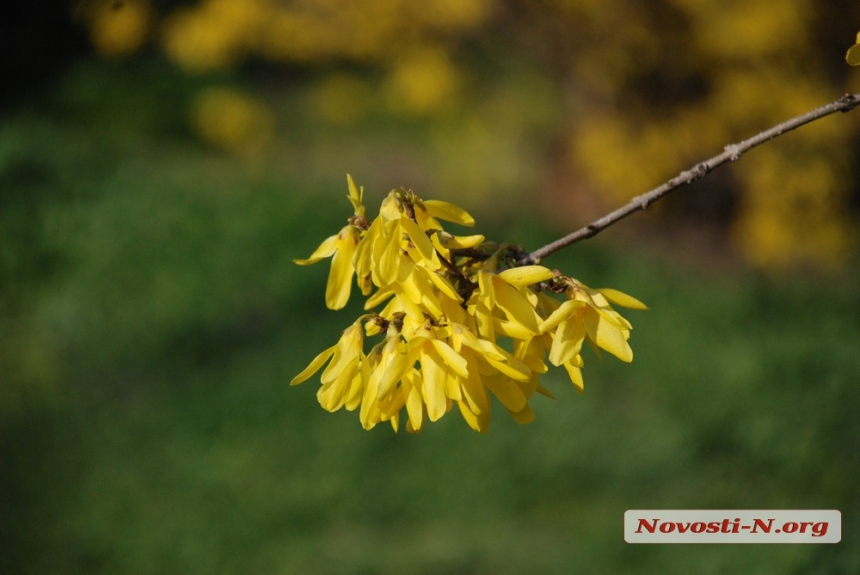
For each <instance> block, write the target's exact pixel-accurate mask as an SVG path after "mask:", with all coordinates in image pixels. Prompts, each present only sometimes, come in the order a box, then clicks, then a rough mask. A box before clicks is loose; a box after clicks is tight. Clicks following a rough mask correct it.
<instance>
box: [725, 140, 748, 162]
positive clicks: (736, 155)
mask: <svg viewBox="0 0 860 575" xmlns="http://www.w3.org/2000/svg"><path fill="white" fill-rule="evenodd" d="M724 151H725V152H726V153H728V154H731V157H729V160H731V161H732V162H737V161H738V160H740V159H741V155H743V153H744V152H743V150H742V149H741V147H740V146H739V145H737V144H729V145H728V146H726V147H725V148H724Z"/></svg>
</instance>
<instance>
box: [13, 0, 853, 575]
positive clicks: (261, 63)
mask: <svg viewBox="0 0 860 575" xmlns="http://www.w3.org/2000/svg"><path fill="white" fill-rule="evenodd" d="M5 10H7V11H8V14H7V17H4V18H0V22H2V24H0V27H2V34H0V36H2V43H3V44H2V45H0V53H2V73H3V75H4V80H5V81H4V82H2V84H3V85H4V89H3V93H2V95H0V573H4V574H5V573H9V574H22V575H24V574H47V573H51V574H66V573H68V574H72V573H75V574H77V573H80V574H83V573H87V574H100V573H104V574H108V573H110V574H116V573H128V574H135V575H136V574H140V575H150V574H152V575H155V574H170V573H202V574H208V573H218V574H223V573H278V574H281V573H283V574H293V573H333V574H334V573H344V574H361V573H368V574H370V573H402V574H431V573H461V574H497V573H498V574H505V573H523V572H527V571H532V572H540V573H571V572H578V573H690V572H697V573H726V572H743V573H846V574H847V573H857V572H860V544H858V540H857V537H856V534H857V532H858V529H860V515H858V513H860V497H858V495H860V493H858V481H857V478H858V476H860V455H858V453H860V451H858V446H860V418H858V417H857V412H858V407H860V394H858V392H857V388H856V386H857V384H858V381H860V357H858V354H857V348H858V343H860V324H858V320H857V318H860V293H858V289H857V285H858V282H860V272H858V266H857V250H856V248H857V242H856V222H857V207H858V205H860V202H858V198H860V183H858V182H860V179H858V173H860V172H858V169H857V168H858V166H859V165H860V146H858V144H857V142H858V141H860V140H858V138H857V135H858V121H860V120H858V114H860V112H855V113H854V114H853V115H852V114H849V115H839V116H838V117H831V118H828V119H825V120H823V121H821V122H820V123H819V124H816V125H814V126H809V127H807V128H803V129H802V130H801V131H799V132H797V133H794V134H791V135H789V136H786V137H784V138H782V139H781V140H779V141H777V142H774V143H772V144H768V145H767V146H765V147H763V148H761V149H759V150H756V151H754V152H752V153H750V154H749V155H748V156H745V157H744V159H743V160H742V161H741V162H740V163H739V164H738V165H737V167H732V168H731V169H726V170H724V171H720V172H717V173H715V174H713V175H712V176H710V177H709V178H707V179H706V180H704V181H702V182H700V183H698V184H696V185H695V186H692V187H690V188H689V189H686V190H682V191H679V192H677V193H676V195H675V196H674V197H671V198H669V199H667V200H665V202H663V205H658V206H655V209H653V210H651V211H649V212H648V213H644V214H640V215H637V216H634V218H633V219H631V220H628V221H626V222H624V223H621V224H619V225H618V226H616V227H615V228H613V229H612V230H610V231H607V232H605V233H604V234H602V235H600V236H599V237H598V238H595V239H593V240H590V241H589V242H586V243H582V244H577V245H576V246H574V247H571V248H568V249H566V250H564V251H563V252H560V253H558V254H557V255H554V256H552V257H551V258H549V259H547V261H546V262H545V263H546V264H547V265H550V266H552V267H557V268H560V269H562V270H564V271H565V272H566V273H568V274H570V275H573V276H575V277H577V278H579V279H580V280H582V281H583V282H585V283H586V284H588V285H590V286H592V287H610V286H611V287H614V288H617V289H621V290H622V291H625V292H628V293H630V294H632V295H634V296H636V297H638V298H640V299H642V300H643V301H645V302H646V303H648V304H649V305H650V306H651V311H648V312H629V313H627V314H625V315H626V316H627V317H629V318H630V319H631V321H632V323H633V325H634V328H635V329H634V332H633V336H632V340H631V342H632V345H633V349H634V351H635V354H636V359H635V361H634V362H633V363H632V364H631V365H626V364H621V363H620V362H617V361H615V360H614V359H613V358H607V359H605V360H603V361H599V360H597V358H595V357H594V356H593V355H589V356H587V357H586V362H587V365H586V368H585V370H584V375H585V380H586V392H585V394H583V395H581V396H580V395H578V394H577V393H575V391H574V389H573V387H572V386H571V385H570V383H569V381H567V379H566V376H565V374H563V373H555V372H553V373H550V374H548V377H547V379H546V381H545V382H544V385H545V386H546V387H548V388H549V389H551V390H552V391H553V392H554V393H556V394H557V396H558V399H557V400H554V401H553V400H549V399H542V398H538V399H536V400H535V402H533V407H534V409H535V412H536V415H537V417H536V421H535V422H534V423H533V424H530V425H528V426H525V427H522V426H519V425H518V424H516V423H514V422H513V421H511V420H510V419H509V418H508V417H507V416H505V415H504V414H503V410H501V409H497V411H500V412H502V413H501V414H498V413H497V415H496V417H495V418H494V421H493V423H492V426H491V429H490V432H489V433H488V434H487V435H480V434H476V433H474V432H472V431H471V430H469V429H468V427H467V426H466V425H465V423H464V422H463V421H461V420H460V419H459V417H458V416H457V414H451V415H449V417H445V418H443V419H442V420H440V421H439V422H437V423H435V424H433V425H429V426H428V427H427V428H426V429H425V430H424V431H423V432H422V434H420V435H418V436H410V435H408V434H405V433H400V434H395V433H393V432H392V431H391V430H390V429H389V428H388V427H387V426H380V427H379V428H377V429H374V430H373V431H371V432H365V431H363V430H362V429H361V427H360V425H359V422H358V418H357V416H356V414H354V413H347V412H338V413H335V414H329V413H326V412H324V411H323V410H321V409H320V408H319V406H318V404H317V402H316V398H315V391H316V389H315V384H314V382H313V380H311V381H309V382H307V383H304V384H303V385H301V386H299V387H297V388H290V387H288V382H289V380H290V379H291V378H292V377H293V376H294V375H295V374H296V373H297V372H298V371H299V370H301V369H302V368H303V367H304V366H305V365H306V364H307V362H308V361H310V359H311V358H312V357H313V356H314V355H316V354H317V353H318V352H319V351H321V350H322V349H323V348H325V347H327V346H329V345H332V344H333V343H334V342H335V341H336V339H337V337H338V335H339V332H340V330H342V329H343V328H344V327H345V326H347V325H348V324H349V323H351V321H352V320H353V317H354V315H355V312H356V311H357V310H358V309H359V305H360V304H359V302H357V301H354V302H352V304H351V306H350V308H348V309H347V310H345V311H344V312H341V313H334V312H330V311H328V310H326V309H325V306H324V299H323V291H324V287H323V286H324V284H325V277H326V274H327V268H326V265H325V264H319V265H317V266H312V267H309V268H307V267H306V268H300V267H298V266H295V265H294V264H293V263H292V259H293V258H296V257H306V256H307V255H308V254H309V253H310V251H312V250H313V249H314V247H316V245H318V244H319V242H320V241H321V240H322V239H323V238H324V237H326V236H328V235H330V234H332V233H334V232H335V231H336V230H337V229H339V227H340V226H342V225H343V223H344V219H345V218H346V216H348V215H349V214H350V213H351V208H350V207H349V204H348V202H347V201H346V199H345V197H344V196H345V194H346V182H345V174H346V173H347V172H350V173H352V174H353V175H354V176H355V178H356V179H357V181H358V182H359V183H362V184H364V185H365V186H366V188H367V197H368V199H369V201H368V202H367V203H368V204H369V206H370V208H369V210H370V211H371V213H373V211H374V210H375V206H376V205H378V202H379V201H380V200H381V199H382V197H383V196H384V195H385V193H387V191H388V190H389V189H390V188H393V187H399V186H401V185H405V186H408V187H411V188H413V189H415V190H416V192H418V193H419V195H422V196H423V197H433V198H441V199H449V200H454V201H456V202H457V203H458V204H460V205H463V206H464V207H466V208H468V209H469V210H470V211H471V212H472V213H473V215H474V216H475V217H476V219H477V221H478V228H479V229H478V230H477V232H479V233H485V234H486V235H487V236H488V237H491V238H493V239H496V240H498V241H510V242H515V243H520V244H522V245H524V246H526V247H528V248H531V249H534V248H536V247H539V246H540V245H542V244H543V243H546V242H547V241H549V240H552V239H555V238H556V237H558V236H560V235H561V234H563V233H565V232H566V231H570V230H572V229H574V228H576V227H579V226H580V225H582V224H584V223H587V222H588V221H589V220H590V219H593V218H594V217H596V216H599V215H601V214H602V213H603V212H605V211H608V210H609V209H612V208H613V207H615V206H617V205H619V204H620V203H621V202H623V201H624V200H625V199H626V198H628V197H630V196H632V195H635V194H638V193H642V192H644V191H646V190H647V189H648V188H650V187H653V186H655V185H657V184H659V183H660V182H661V181H662V180H663V179H666V178H668V177H670V176H672V175H673V174H675V173H677V172H678V171H680V170H681V169H685V168H686V167H687V166H688V165H689V164H690V163H691V162H694V161H697V160H700V159H703V158H704V157H706V156H708V155H711V154H713V153H717V152H718V151H720V150H721V147H722V146H723V145H725V144H727V143H729V142H732V141H736V140H738V139H741V138H743V137H746V136H749V135H751V134H753V133H755V132H756V131H758V130H761V129H764V128H766V127H768V126H770V125H771V124H774V123H776V122H778V121H781V120H784V119H787V118H788V117H790V116H793V115H796V114H799V113H801V112H804V111H806V110H807V109H810V108H812V107H814V106H817V105H820V104H824V103H826V102H828V101H830V100H833V99H835V98H836V97H838V96H839V95H840V94H841V93H843V92H845V91H852V90H853V91H855V92H856V91H858V90H860V79H858V78H860V77H858V75H857V74H856V73H854V74H853V75H852V70H851V69H849V68H848V67H847V65H845V63H844V60H843V54H844V51H845V49H846V48H847V47H848V46H850V45H851V44H853V40H854V34H855V33H856V31H857V29H860V9H858V7H857V5H856V3H853V2H848V1H837V2H830V3H827V5H826V6H822V5H821V3H815V2H809V1H805V0H779V1H777V2H774V1H773V0H767V1H765V0H755V1H748V2H710V1H704V0H702V1H692V0H660V1H658V2H653V3H648V4H647V6H644V5H643V4H642V3H639V2H632V1H629V2H627V1H622V0H612V1H607V2H594V1H588V0H579V1H573V0H571V1H563V0H553V1H550V0H547V1H544V2H537V3H535V2H526V1H518V0H468V1H465V0H464V1H461V2H456V1H453V0H450V1H446V0H433V1H432V2H422V3H416V2H409V1H407V0H371V1H367V2H353V1H347V0H315V1H310V0H306V1H295V2H277V1H274V0H273V1H263V0H253V1H252V0H248V1H244V2H240V1H237V0H206V1H203V2H170V1H160V2H151V3H150V2H146V1H145V0H134V1H132V0H114V1H110V2H99V1H97V0H92V1H85V2H78V3H72V4H69V3H65V2H46V3H39V4H38V5H36V4H35V3H34V4H32V5H30V4H27V3H16V4H15V6H14V7H12V8H7V9H5ZM497 407H500V406H497ZM633 508H669V509H686V508H712V509H720V508H725V509H745V508H753V509H754V508H764V509H767V508H777V509H781V508H785V509H795V508H796V509H817V508H822V509H839V510H841V511H842V514H843V541H842V542H841V543H840V544H838V545H772V546H767V545H739V546H722V545H714V546H707V545H689V546H649V545H640V546H633V545H628V544H626V543H625V542H624V541H623V534H622V518H623V512H624V510H626V509H633Z"/></svg>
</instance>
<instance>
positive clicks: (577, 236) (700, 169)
mask: <svg viewBox="0 0 860 575" xmlns="http://www.w3.org/2000/svg"><path fill="white" fill-rule="evenodd" d="M858 105H860V94H845V95H844V96H842V97H841V98H839V99H838V100H836V101H834V102H831V103H830V104H827V105H824V106H821V107H819V108H816V109H814V110H811V111H809V112H807V113H805V114H802V115H800V116H795V117H794V118H791V119H790V120H787V121H785V122H782V123H781V124H777V125H776V126H774V127H772V128H770V129H768V130H765V131H763V132H760V133H758V134H756V135H755V136H753V137H752V138H749V139H746V140H743V141H741V142H738V143H736V144H729V145H728V146H726V147H725V148H724V149H723V152H722V153H721V154H718V155H716V156H714V157H712V158H710V159H708V160H705V161H703V162H699V163H698V164H696V165H695V166H693V167H691V168H690V169H688V170H686V171H684V172H681V173H680V174H678V175H677V176H675V177H674V178H672V179H671V180H669V181H667V182H666V183H664V184H662V185H660V186H658V187H656V188H654V189H653V190H651V191H649V192H646V193H644V194H642V195H639V196H636V197H635V198H633V199H632V200H630V201H629V202H628V203H627V204H626V205H624V206H622V207H621V208H618V209H617V210H615V211H614V212H611V213H609V214H606V215H605V216H603V217H602V218H600V219H598V220H595V221H593V222H591V223H590V224H588V225H586V226H585V227H583V228H580V229H578V230H576V231H575V232H572V233H570V234H568V235H566V236H564V237H563V238H560V239H558V240H556V241H554V242H551V243H549V244H547V245H545V246H543V247H541V248H539V249H536V250H535V251H533V252H531V253H529V254H526V255H525V256H524V257H523V258H522V259H521V260H520V263H521V264H530V263H537V262H539V261H541V260H542V259H543V258H545V257H546V256H548V255H550V254H553V253H555V252H557V251H558V250H560V249H562V248H565V247H567V246H569V245H571V244H575V243H576V242H578V241H581V240H585V239H588V238H590V237H593V236H596V235H597V234H598V233H600V232H601V231H603V230H605V229H606V228H608V227H609V226H611V225H613V224H614V223H616V222H618V221H620V220H622V219H624V218H626V217H627V216H629V215H630V214H632V213H634V212H637V211H639V210H644V209H646V208H647V207H648V206H650V205H651V204H652V203H654V202H656V201H657V200H659V199H660V198H662V197H664V196H666V195H667V194H669V192H672V191H674V190H677V189H678V188H680V187H681V186H684V185H687V184H691V183H693V182H695V181H697V180H700V179H702V178H704V177H705V176H707V175H708V174H709V173H710V172H711V171H713V170H714V169H716V168H718V167H719V166H721V165H723V164H725V163H726V162H729V161H731V162H735V161H737V160H739V159H740V157H741V156H742V155H743V154H744V153H746V152H747V151H749V150H751V149H752V148H755V147H756V146H759V145H760V144H764V143H765V142H768V141H770V140H773V139H774V138H777V137H779V136H781V135H783V134H786V133H788V132H790V131H792V130H794V129H795V128H799V127H801V126H804V125H806V124H809V123H812V122H814V121H816V120H819V119H821V118H824V117H825V116H829V115H831V114H835V113H836V112H850V111H851V110H853V109H854V108H856V107H857V106H858Z"/></svg>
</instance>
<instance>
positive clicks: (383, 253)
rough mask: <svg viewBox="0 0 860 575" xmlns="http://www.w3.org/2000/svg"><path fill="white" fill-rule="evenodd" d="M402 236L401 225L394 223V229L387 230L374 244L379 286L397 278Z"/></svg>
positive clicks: (374, 258)
mask: <svg viewBox="0 0 860 575" xmlns="http://www.w3.org/2000/svg"><path fill="white" fill-rule="evenodd" d="M397 224H399V222H397ZM401 237H402V236H401V228H400V226H399V225H393V226H392V229H390V230H385V232H384V234H383V235H381V236H380V237H379V239H377V241H376V243H375V244H374V246H373V261H374V263H375V264H376V268H375V270H374V271H375V272H376V280H377V281H376V283H377V285H379V287H385V286H387V285H390V284H392V283H394V282H395V281H396V280H397V274H398V271H399V270H400V240H401Z"/></svg>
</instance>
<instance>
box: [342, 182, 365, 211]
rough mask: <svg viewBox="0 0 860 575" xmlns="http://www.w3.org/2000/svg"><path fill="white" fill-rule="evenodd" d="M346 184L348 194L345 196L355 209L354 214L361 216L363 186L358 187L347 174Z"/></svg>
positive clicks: (362, 209)
mask: <svg viewBox="0 0 860 575" xmlns="http://www.w3.org/2000/svg"><path fill="white" fill-rule="evenodd" d="M346 185H347V186H348V187H349V196H347V197H348V198H349V201H350V202H351V203H352V207H353V208H354V209H355V215H357V216H363V215H364V206H363V205H362V200H363V199H364V186H362V187H360V188H359V187H358V186H356V185H355V180H353V179H352V176H351V175H349V174H347V175H346Z"/></svg>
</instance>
